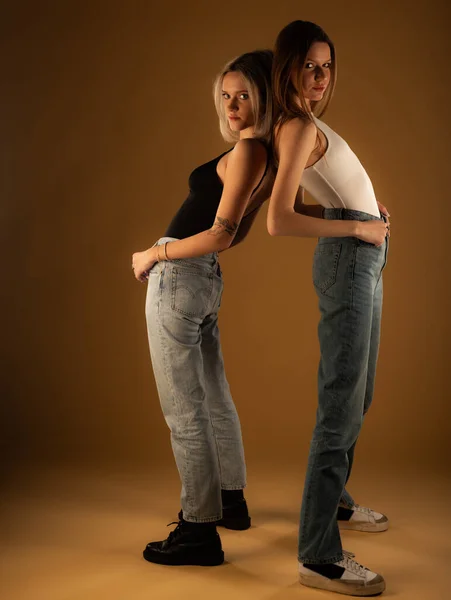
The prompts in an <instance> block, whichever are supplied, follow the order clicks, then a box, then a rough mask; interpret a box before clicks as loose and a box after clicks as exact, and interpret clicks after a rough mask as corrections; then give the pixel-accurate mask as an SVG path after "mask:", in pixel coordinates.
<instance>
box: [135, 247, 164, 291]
mask: <svg viewBox="0 0 451 600" xmlns="http://www.w3.org/2000/svg"><path fill="white" fill-rule="evenodd" d="M157 261H158V259H157V255H156V252H155V248H149V249H148V250H144V251H143V252H135V253H134V254H133V256H132V269H133V273H134V275H135V277H136V279H137V280H138V281H140V282H141V283H145V282H146V281H147V274H148V272H149V271H150V269H151V268H152V267H153V266H154V264H155V263H156V262H157Z"/></svg>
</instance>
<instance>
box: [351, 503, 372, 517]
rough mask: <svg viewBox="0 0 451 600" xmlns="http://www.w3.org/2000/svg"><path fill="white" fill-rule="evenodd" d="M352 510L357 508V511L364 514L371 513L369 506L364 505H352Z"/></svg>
mask: <svg viewBox="0 0 451 600" xmlns="http://www.w3.org/2000/svg"><path fill="white" fill-rule="evenodd" d="M354 510H357V511H358V512H362V513H365V514H366V515H371V513H372V510H371V508H367V507H366V506H359V505H358V504H356V505H355V506H354Z"/></svg>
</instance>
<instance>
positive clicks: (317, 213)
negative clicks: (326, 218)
mask: <svg viewBox="0 0 451 600" xmlns="http://www.w3.org/2000/svg"><path fill="white" fill-rule="evenodd" d="M294 210H295V211H296V212H297V213H299V214H300V215H306V216H307V217H316V218H317V219H322V218H323V210H324V207H323V206H320V205H319V204H305V203H304V188H303V187H302V186H300V187H299V189H298V191H297V194H296V198H295V200H294Z"/></svg>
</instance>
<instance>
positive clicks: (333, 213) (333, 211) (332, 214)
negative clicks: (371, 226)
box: [324, 208, 384, 221]
mask: <svg viewBox="0 0 451 600" xmlns="http://www.w3.org/2000/svg"><path fill="white" fill-rule="evenodd" d="M324 218H325V219H329V220H342V221H374V220H377V221H382V220H383V219H384V217H383V216H382V215H381V216H379V217H376V215H371V214H370V213H366V212H362V211H360V210H353V209H350V208H325V209H324Z"/></svg>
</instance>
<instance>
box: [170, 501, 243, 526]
mask: <svg viewBox="0 0 451 600" xmlns="http://www.w3.org/2000/svg"><path fill="white" fill-rule="evenodd" d="M178 517H179V519H180V520H182V519H183V511H180V512H179V514H178ZM215 525H216V526H217V527H225V528H226V529H233V530H234V531H244V530H245V529H249V527H250V526H251V518H250V516H249V511H248V509H247V503H246V500H239V501H238V502H234V503H233V504H230V505H229V506H223V508H222V519H220V520H219V521H216V523H215Z"/></svg>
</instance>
